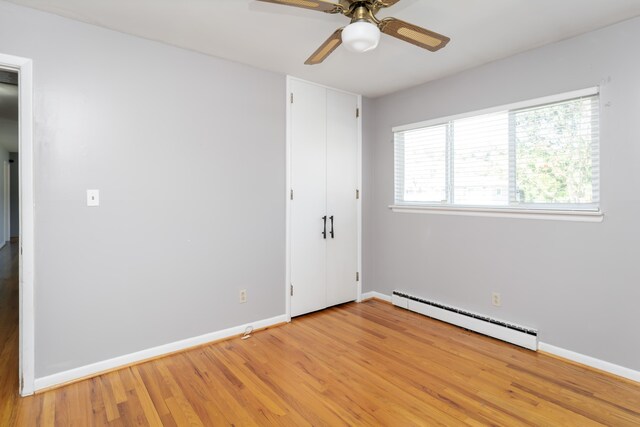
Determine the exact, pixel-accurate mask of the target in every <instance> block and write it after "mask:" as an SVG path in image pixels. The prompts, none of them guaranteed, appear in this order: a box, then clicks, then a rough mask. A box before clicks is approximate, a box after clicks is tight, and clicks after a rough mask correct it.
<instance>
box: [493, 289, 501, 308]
mask: <svg viewBox="0 0 640 427" xmlns="http://www.w3.org/2000/svg"><path fill="white" fill-rule="evenodd" d="M491 302H492V303H493V305H495V306H496V307H500V306H501V305H502V297H501V296H500V294H499V293H498V292H494V293H492V294H491Z"/></svg>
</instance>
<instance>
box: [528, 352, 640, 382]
mask: <svg viewBox="0 0 640 427" xmlns="http://www.w3.org/2000/svg"><path fill="white" fill-rule="evenodd" d="M538 350H539V351H540V352H542V353H547V354H548V355H550V356H553V357H557V358H560V359H565V360H568V361H571V362H575V363H577V364H580V365H584V366H585V367H587V368H591V369H595V370H598V371H603V372H606V373H608V374H613V375H616V376H618V377H622V378H626V379H628V380H631V381H635V382H639V383H640V371H635V370H633V369H631V368H626V367H624V366H620V365H616V364H614V363H611V362H606V361H604V360H600V359H596V358H595V357H591V356H587V355H584V354H580V353H576V352H575V351H571V350H567V349H564V348H561V347H556V346H554V345H551V344H547V343H544V342H540V343H538Z"/></svg>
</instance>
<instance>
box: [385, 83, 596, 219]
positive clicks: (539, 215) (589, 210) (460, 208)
mask: <svg viewBox="0 0 640 427" xmlns="http://www.w3.org/2000/svg"><path fill="white" fill-rule="evenodd" d="M598 94H600V88H599V87H597V86H595V87H590V88H586V89H581V90H575V91H571V92H564V93H560V94H557V95H551V96H546V97H542V98H536V99H531V100H527V101H522V102H515V103H512V104H507V105H500V106H497V107H492V108H487V109H483V110H477V111H470V112H467V113H463V114H457V115H453V116H447V117H441V118H438V119H434V120H426V121H422V122H418V123H411V124H407V125H403V126H396V127H394V128H393V129H392V132H393V133H394V134H395V133H396V132H403V131H409V130H415V129H420V128H426V127H431V126H437V125H444V124H446V123H449V122H452V121H455V120H460V119H466V118H469V117H474V116H481V115H485V114H492V113H497V112H501V111H507V110H518V109H522V108H528V107H533V106H537V105H545V104H553V103H557V102H562V101H567V100H570V99H574V98H580V97H586V96H594V95H598ZM510 150H511V148H510ZM511 157H512V156H511V154H510V159H509V161H510V162H511V161H512V160H513V159H511ZM394 179H395V174H394ZM595 180H597V181H598V182H595V183H594V184H595V185H598V186H599V184H600V183H599V175H598V176H596V177H594V181H595ZM511 185H512V183H511V180H510V186H511ZM510 191H511V189H510ZM389 208H390V209H391V210H392V211H393V212H399V213H422V214H435V215H472V216H482V217H506V218H520V219H545V220H560V221H582V222H602V221H603V219H604V213H603V212H602V211H601V209H600V204H599V202H596V203H594V205H587V206H585V207H584V208H580V209H576V208H575V206H567V205H565V206H563V205H561V204H548V205H543V204H536V205H535V206H532V205H525V206H523V207H521V208H515V207H513V206H505V207H494V206H466V205H455V206H452V205H447V206H440V205H435V204H428V203H421V202H416V203H411V202H407V203H402V204H392V205H390V206H389Z"/></svg>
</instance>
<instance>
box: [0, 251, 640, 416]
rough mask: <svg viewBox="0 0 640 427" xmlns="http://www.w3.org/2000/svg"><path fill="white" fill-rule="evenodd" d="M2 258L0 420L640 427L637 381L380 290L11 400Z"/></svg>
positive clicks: (13, 310)
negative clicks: (469, 328)
mask: <svg viewBox="0 0 640 427" xmlns="http://www.w3.org/2000/svg"><path fill="white" fill-rule="evenodd" d="M7 260H9V261H10V265H11V268H12V270H11V271H13V274H10V275H7V274H6V272H5V271H4V270H2V271H1V272H0V278H1V279H2V281H1V283H2V288H1V289H0V308H1V310H2V311H1V312H0V342H1V343H2V346H3V347H2V364H1V365H0V369H1V371H0V375H1V378H2V379H1V382H0V425H2V426H7V425H28V426H32V425H60V426H68V425H77V426H90V425H116V426H131V425H166V426H173V425H180V426H183V425H205V426H222V425H231V424H233V425H236V426H246V425H291V426H304V425H389V426H405V425H446V426H455V425H476V426H477V425H502V426H518V425H542V426H551V425H553V426H556V425H571V426H590V425H603V424H604V425H612V426H625V425H628V426H631V425H635V426H638V425H640V385H638V384H635V383H631V382H627V381H622V380H619V379H616V378H613V377H611V376H608V375H604V374H600V373H596V372H593V371H590V370H587V369H585V368H583V367H579V366H575V365H572V364H568V363H565V362H563V361H560V360H557V359H554V358H551V357H548V356H545V355H541V354H537V353H534V352H530V351H527V350H523V349H519V348H516V347H513V346H510V345H508V344H504V343H502V342H499V341H496V340H493V339H490V338H486V337H483V336H480V335H476V334H473V333H470V332H466V331H463V330H461V329H458V328H456V327H453V326H450V325H447V324H444V323H440V322H438V321H434V320H430V319H427V318H425V317H422V316H420V315H417V314H414V313H410V312H407V311H404V310H401V309H396V308H394V307H392V306H391V305H389V304H386V303H382V302H379V301H368V302H365V303H362V304H347V305H344V306H340V307H336V308H332V309H330V310H326V311H324V312H320V313H315V314H312V315H308V316H305V317H302V318H298V319H295V320H294V322H293V323H291V324H288V325H285V326H281V327H277V328H273V329H269V330H266V331H262V332H258V333H256V334H255V335H254V337H253V338H251V339H249V340H247V341H241V340H239V339H234V340H230V341H226V342H221V343H217V344H213V345H209V346H205V347H201V348H198V349H195V350H191V351H187V352H184V353H181V354H177V355H173V356H170V357H166V358H163V359H158V360H155V361H152V362H147V363H144V364H140V365H137V366H133V367H130V368H126V369H122V370H120V371H116V372H112V373H109V374H106V375H102V376H99V377H96V378H93V379H90V380H86V381H82V382H79V383H76V384H72V385H69V386H66V387H62V388H59V389H56V390H52V391H49V392H46V393H42V394H39V395H36V396H34V397H29V398H24V399H20V398H17V397H16V393H15V390H16V389H17V378H16V374H15V372H16V370H17V357H16V354H17V349H16V348H15V347H16V345H17V344H16V342H17V334H16V327H15V324H16V322H17V304H16V302H15V301H13V300H15V299H16V277H15V267H16V251H15V248H11V250H9V251H8V250H6V249H5V250H3V251H0V263H1V262H5V261H7ZM7 300H11V301H10V302H7Z"/></svg>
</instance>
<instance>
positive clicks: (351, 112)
mask: <svg viewBox="0 0 640 427" xmlns="http://www.w3.org/2000/svg"><path fill="white" fill-rule="evenodd" d="M357 106H358V98H357V97H356V96H355V95H350V94H345V93H342V92H338V91H333V90H327V215H328V216H329V217H331V216H333V231H334V236H333V237H331V236H328V238H327V306H332V305H336V304H341V303H344V302H347V301H353V300H355V299H356V298H357V295H358V290H357V289H358V288H357V282H356V272H357V266H358V234H357V229H358V222H357V218H358V214H357V203H358V202H357V200H356V189H357V188H358V187H357V186H358V175H357V172H358V118H357V117H356V108H357ZM330 222H331V221H330ZM330 228H331V227H330Z"/></svg>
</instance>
